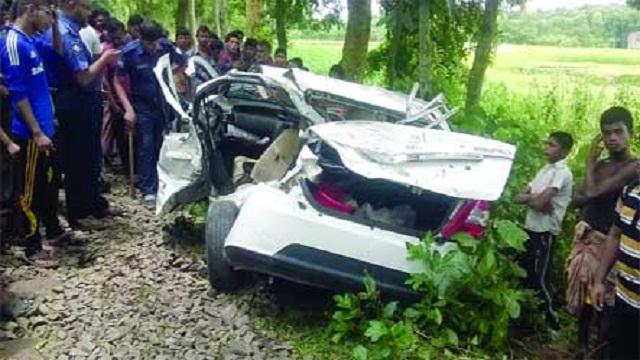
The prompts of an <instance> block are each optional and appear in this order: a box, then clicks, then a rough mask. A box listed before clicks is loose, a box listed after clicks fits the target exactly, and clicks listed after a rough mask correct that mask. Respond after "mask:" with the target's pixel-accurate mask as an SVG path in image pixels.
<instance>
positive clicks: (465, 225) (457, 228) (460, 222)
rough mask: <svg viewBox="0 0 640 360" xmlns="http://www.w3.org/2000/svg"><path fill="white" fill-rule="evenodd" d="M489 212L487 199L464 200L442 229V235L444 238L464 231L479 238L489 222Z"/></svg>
mask: <svg viewBox="0 0 640 360" xmlns="http://www.w3.org/2000/svg"><path fill="white" fill-rule="evenodd" d="M489 213H490V203H489V202H488V201H482V200H469V201H466V202H464V203H463V204H462V205H461V206H460V207H459V208H458V210H457V211H456V212H455V213H454V214H453V216H452V217H451V219H450V220H449V222H448V223H447V225H445V227H444V228H443V229H442V235H443V236H444V237H445V238H451V237H452V236H453V235H455V234H457V233H461V232H466V233H468V234H469V235H471V236H473V237H475V238H477V239H479V238H481V237H482V235H483V234H484V229H485V228H486V227H487V224H488V222H489Z"/></svg>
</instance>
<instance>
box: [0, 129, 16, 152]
mask: <svg viewBox="0 0 640 360" xmlns="http://www.w3.org/2000/svg"><path fill="white" fill-rule="evenodd" d="M0 142H1V143H2V145H4V147H5V148H6V149H7V152H8V153H9V155H11V156H14V155H15V154H17V153H18V152H20V146H18V144H16V143H14V142H13V140H11V138H10V137H9V135H7V133H6V132H4V130H2V129H1V128H0Z"/></svg>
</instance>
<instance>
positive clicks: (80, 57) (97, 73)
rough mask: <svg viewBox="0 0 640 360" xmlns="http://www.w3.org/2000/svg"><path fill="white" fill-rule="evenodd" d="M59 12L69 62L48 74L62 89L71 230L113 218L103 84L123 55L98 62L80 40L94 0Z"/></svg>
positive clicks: (64, 5) (67, 3)
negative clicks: (104, 191)
mask: <svg viewBox="0 0 640 360" xmlns="http://www.w3.org/2000/svg"><path fill="white" fill-rule="evenodd" d="M59 7H60V14H59V21H58V25H59V31H60V34H61V36H62V45H63V48H64V56H63V58H62V60H61V62H60V64H59V66H57V67H56V68H54V69H48V71H51V72H52V73H51V74H50V75H51V78H54V79H55V81H56V84H54V87H56V88H57V89H58V91H57V93H56V94H55V98H54V101H55V108H56V114H57V116H58V120H59V122H60V132H61V141H62V143H63V145H64V151H63V153H64V154H63V163H64V170H65V193H66V203H67V217H68V219H69V224H70V225H71V226H72V227H82V226H83V225H84V224H83V223H82V220H83V219H86V218H87V217H90V216H93V217H95V218H103V217H105V216H106V215H108V214H109V203H108V202H107V200H106V199H105V198H103V197H102V196H100V194H99V177H100V169H101V162H102V155H101V154H102V151H101V147H100V131H101V128H102V125H101V123H102V96H101V93H100V80H101V74H102V71H103V70H104V68H105V67H106V66H107V65H108V64H109V63H113V62H115V61H116V60H117V57H118V55H119V51H118V50H115V49H109V50H106V51H105V52H104V53H103V54H102V55H101V56H100V58H98V59H97V60H95V61H94V60H93V56H92V54H91V52H90V51H89V49H88V48H87V47H86V45H85V44H84V42H83V41H82V38H81V37H80V34H79V31H80V29H81V28H82V27H83V26H85V25H86V23H87V18H88V16H89V12H90V5H89V0H61V1H60V2H59ZM49 37H50V35H49Z"/></svg>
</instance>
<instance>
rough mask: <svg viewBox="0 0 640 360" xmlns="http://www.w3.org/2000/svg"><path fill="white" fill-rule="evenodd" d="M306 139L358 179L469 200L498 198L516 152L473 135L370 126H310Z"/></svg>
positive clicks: (367, 123)
mask: <svg viewBox="0 0 640 360" xmlns="http://www.w3.org/2000/svg"><path fill="white" fill-rule="evenodd" d="M309 134H310V138H311V140H314V138H319V139H320V140H321V141H323V142H325V143H326V144H327V145H329V146H331V147H332V148H333V149H335V150H336V151H337V153H338V155H339V156H340V159H341V160H342V162H343V164H344V166H345V167H347V168H348V169H349V170H351V171H353V172H355V173H357V174H359V175H361V176H364V177H366V178H370V179H386V180H389V181H393V182H397V183H400V184H405V185H409V186H414V187H417V188H421V189H424V190H429V191H433V192H436V193H440V194H443V195H447V196H452V197H457V198H464V199H474V200H488V201H493V200H496V199H498V198H499V197H500V195H501V193H502V190H503V188H504V186H505V184H506V182H507V179H508V177H509V172H510V171H511V165H512V163H513V159H514V157H515V152H516V148H515V146H513V145H510V144H505V143H502V142H499V141H495V140H489V139H484V138H481V137H477V136H473V135H467V134H461V133H456V132H450V131H443V130H434V129H427V128H420V127H415V126H409V125H399V124H392V123H382V122H371V121H349V122H334V123H326V124H320V125H315V126H313V127H311V128H310V129H309Z"/></svg>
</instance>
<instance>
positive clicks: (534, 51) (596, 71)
mask: <svg viewBox="0 0 640 360" xmlns="http://www.w3.org/2000/svg"><path fill="white" fill-rule="evenodd" d="M371 46H372V47H374V46H377V44H371ZM341 53H342V43H341V42H338V41H308V40H294V41H293V42H292V44H291V47H290V49H289V57H301V58H302V59H303V60H304V63H305V65H306V66H307V67H308V68H309V69H310V70H311V71H313V72H316V73H319V74H327V73H328V72H329V68H330V67H331V65H333V64H335V63H337V62H338V61H340V57H341ZM487 80H488V81H489V82H492V83H504V84H506V85H507V87H508V88H509V89H511V90H514V91H525V90H526V89H527V88H528V87H529V86H530V85H531V84H532V83H533V82H539V83H542V82H549V81H576V80H586V81H588V82H589V83H590V84H592V85H594V86H605V87H613V86H619V85H628V86H639V87H640V50H627V49H587V48H558V47H550V46H526V45H501V46H500V47H499V48H498V52H497V54H496V56H495V58H494V63H493V64H492V66H491V67H490V69H489V71H488V73H487Z"/></svg>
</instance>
